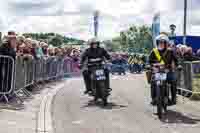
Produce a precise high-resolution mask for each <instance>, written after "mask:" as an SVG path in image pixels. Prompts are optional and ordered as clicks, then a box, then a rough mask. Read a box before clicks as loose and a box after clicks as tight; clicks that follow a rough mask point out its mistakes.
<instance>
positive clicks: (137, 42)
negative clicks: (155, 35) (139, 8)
mask: <svg viewBox="0 0 200 133" xmlns="http://www.w3.org/2000/svg"><path fill="white" fill-rule="evenodd" d="M109 46H112V51H119V50H120V51H128V52H139V53H149V52H150V50H151V49H152V47H153V40H152V34H151V28H150V27H148V26H146V25H142V26H135V25H132V26H131V27H130V28H129V29H127V30H124V31H121V32H120V36H118V37H116V38H113V39H112V41H111V44H109Z"/></svg>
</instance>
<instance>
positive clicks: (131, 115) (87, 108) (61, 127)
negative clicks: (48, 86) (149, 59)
mask: <svg viewBox="0 0 200 133" xmlns="http://www.w3.org/2000/svg"><path fill="white" fill-rule="evenodd" d="M111 86H112V88H113V91H112V95H111V97H110V98H109V102H110V103H109V105H108V107H106V108H103V107H102V106H101V103H99V104H98V105H94V104H93V103H92V102H91V100H92V98H91V97H88V96H85V95H83V91H84V84H83V81H82V79H81V78H74V79H71V81H70V82H66V85H65V88H63V89H61V90H60V91H59V92H58V93H57V95H56V96H55V97H54V101H53V103H52V104H53V106H52V119H53V126H54V130H55V133H199V131H200V108H199V107H200V106H199V105H200V104H199V103H196V104H195V105H192V104H190V103H188V102H186V103H183V102H182V101H181V100H180V101H179V103H178V105H177V106H173V107H170V108H169V111H168V113H167V115H166V116H164V118H163V119H162V120H159V119H158V118H157V116H156V115H155V113H156V108H153V107H152V106H151V105H150V104H149V101H150V99H149V93H150V92H149V87H148V85H147V83H146V81H145V78H144V75H143V74H141V75H130V74H129V75H127V76H113V77H112V80H111ZM197 106H199V107H197Z"/></svg>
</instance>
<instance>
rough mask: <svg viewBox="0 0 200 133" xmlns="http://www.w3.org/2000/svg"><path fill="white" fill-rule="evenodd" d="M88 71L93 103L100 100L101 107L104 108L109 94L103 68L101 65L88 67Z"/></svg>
mask: <svg viewBox="0 0 200 133" xmlns="http://www.w3.org/2000/svg"><path fill="white" fill-rule="evenodd" d="M89 68H90V69H89V70H90V72H91V74H90V78H91V88H92V94H91V96H93V97H94V101H95V102H96V101H98V99H102V101H103V105H104V106H106V105H107V103H108V101H107V99H108V96H109V92H108V89H107V88H106V75H105V68H104V65H103V64H96V65H92V66H90V67H89Z"/></svg>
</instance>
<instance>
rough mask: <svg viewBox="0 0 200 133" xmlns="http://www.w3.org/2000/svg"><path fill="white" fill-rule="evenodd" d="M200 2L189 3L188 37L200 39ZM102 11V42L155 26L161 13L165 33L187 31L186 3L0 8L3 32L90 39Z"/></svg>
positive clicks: (43, 3) (32, 1)
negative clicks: (135, 27) (135, 28)
mask: <svg viewBox="0 0 200 133" xmlns="http://www.w3.org/2000/svg"><path fill="white" fill-rule="evenodd" d="M199 7H200V0H188V8H189V12H188V34H192V35H200V8H199ZM95 10H99V11H100V20H99V21H100V27H99V36H100V38H111V37H113V36H116V35H118V34H119V31H120V30H123V29H126V28H127V27H129V26H130V25H131V24H136V25H142V24H147V25H151V23H152V17H153V15H154V14H155V13H156V12H158V11H160V12H161V29H162V30H163V31H168V29H169V28H168V27H169V25H170V24H171V23H174V24H176V25H177V33H178V34H181V33H182V28H183V24H182V21H183V0H7V1H6V0H5V1H1V5H0V30H1V31H3V32H6V31H8V30H16V31H18V32H20V33H23V32H58V33H62V34H64V35H67V36H75V37H78V38H84V39H87V38H90V37H91V36H92V35H93V33H92V32H93V26H92V23H93V22H92V19H93V16H92V15H93V12H94V11H95Z"/></svg>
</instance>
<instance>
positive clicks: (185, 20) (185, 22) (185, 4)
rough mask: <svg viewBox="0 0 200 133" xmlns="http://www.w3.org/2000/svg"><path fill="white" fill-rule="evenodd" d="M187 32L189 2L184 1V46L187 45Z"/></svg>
mask: <svg viewBox="0 0 200 133" xmlns="http://www.w3.org/2000/svg"><path fill="white" fill-rule="evenodd" d="M186 32H187V0H184V25H183V36H184V37H183V44H184V45H186V34H187V33H186Z"/></svg>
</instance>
